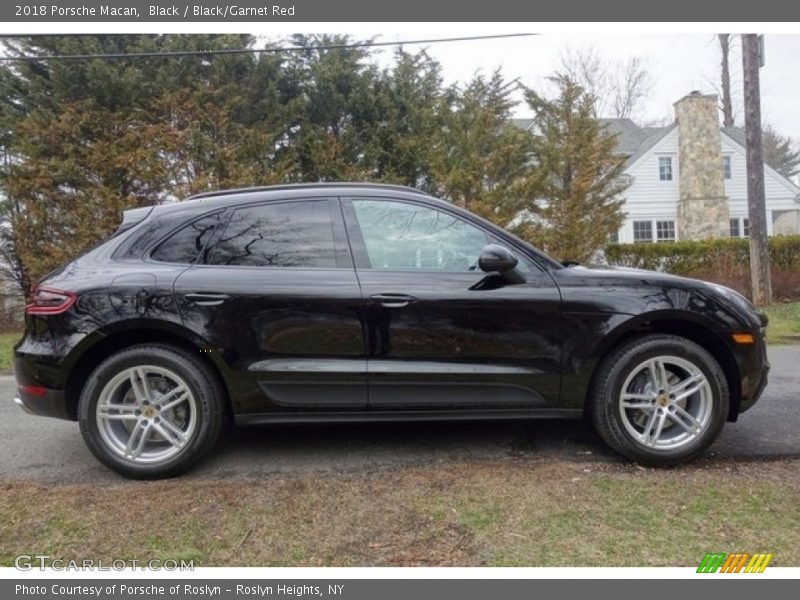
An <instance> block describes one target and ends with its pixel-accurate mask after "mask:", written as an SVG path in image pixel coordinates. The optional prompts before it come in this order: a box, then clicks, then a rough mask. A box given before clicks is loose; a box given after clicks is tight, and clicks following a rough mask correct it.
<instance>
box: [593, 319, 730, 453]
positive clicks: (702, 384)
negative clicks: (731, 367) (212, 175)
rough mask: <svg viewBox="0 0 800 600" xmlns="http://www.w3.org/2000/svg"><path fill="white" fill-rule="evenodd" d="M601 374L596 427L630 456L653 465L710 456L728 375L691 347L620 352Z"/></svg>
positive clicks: (643, 341) (633, 347) (666, 340)
mask: <svg viewBox="0 0 800 600" xmlns="http://www.w3.org/2000/svg"><path fill="white" fill-rule="evenodd" d="M598 369H599V370H598V373H597V377H596V378H595V383H594V386H593V389H592V397H591V403H592V407H591V408H592V419H593V422H594V426H595V428H596V429H597V431H598V433H599V434H600V435H601V437H602V438H603V439H604V440H605V441H606V442H607V443H608V444H609V445H610V446H611V447H612V448H614V449H615V450H617V451H618V452H619V453H620V454H623V455H624V456H627V457H629V458H632V459H634V460H636V461H639V462H641V463H645V464H650V465H668V464H678V463H681V462H686V461H689V460H691V459H693V458H695V457H697V456H698V455H700V454H701V453H702V452H703V451H705V449H706V448H708V446H709V445H711V443H712V442H713V441H714V440H715V439H716V438H717V436H718V435H719V433H720V431H721V430H722V426H723V425H724V424H725V419H726V418H727V416H728V406H729V403H730V398H729V391H728V383H727V380H726V379H725V374H724V373H723V372H722V369H721V368H720V366H719V364H718V363H717V362H716V360H715V359H714V357H712V356H711V355H710V354H709V353H708V352H707V351H706V350H705V349H703V348H702V347H701V346H699V345H697V344H695V343H694V342H692V341H690V340H687V339H684V338H680V337H677V336H670V335H652V336H647V337H643V338H640V339H637V340H634V341H632V342H629V343H628V344H625V345H624V346H622V347H620V348H619V349H617V350H616V351H615V352H613V353H612V354H611V355H610V356H608V357H607V358H606V359H605V360H604V361H603V362H602V363H601V365H600V366H599V367H598Z"/></svg>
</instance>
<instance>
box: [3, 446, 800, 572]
mask: <svg viewBox="0 0 800 600" xmlns="http://www.w3.org/2000/svg"><path fill="white" fill-rule="evenodd" d="M799 507H800V460H786V461H776V462H752V463H736V462H726V461H700V462H698V463H695V464H694V465H691V466H687V467H681V468H675V469H658V470H654V469H645V468H642V467H637V466H635V465H629V464H625V463H618V462H603V461H575V460H562V459H531V460H520V459H508V460H501V461H494V462H486V463H484V462H462V463H447V464H436V465H430V466H420V467H406V468H399V469H392V470H377V471H372V472H361V473H330V474H296V475H286V474H275V475H269V476H266V477H262V478H258V479H253V480H238V479H237V480H226V479H222V480H205V479H188V478H185V479H176V480H169V481H162V482H127V481H123V480H120V482H119V483H118V484H112V485H103V486H99V485H93V484H86V485H44V484H38V483H30V482H4V483H0V565H11V564H12V562H13V557H14V556H15V555H17V554H18V553H19V552H21V551H23V550H24V551H25V552H32V551H36V552H37V553H43V554H50V555H51V556H52V557H53V558H64V559H80V558H83V557H92V558H102V559H103V560H110V559H111V558H112V557H113V558H130V559H133V558H136V559H139V560H145V559H150V558H161V559H166V558H173V559H185V560H188V559H194V560H195V565H196V566H200V565H202V566H282V565H290V566H319V565H334V566H335V565H340V566H348V565H364V566H371V565H382V566H416V565H438V566H448V565H467V566H472V565H486V566H489V565H509V566H532V565H536V566H571V565H576V566H583V565H587V566H598V565H602V566H643V565H652V566H696V565H697V564H698V563H699V561H700V560H701V559H702V557H703V556H704V554H705V553H706V552H711V551H714V552H716V551H719V552H733V551H741V552H751V553H753V552H771V553H773V554H774V555H775V557H774V559H773V562H772V564H773V565H776V566H778V565H780V566H789V565H791V566H797V565H800V536H798V535H797V532H798V531H800V508H799Z"/></svg>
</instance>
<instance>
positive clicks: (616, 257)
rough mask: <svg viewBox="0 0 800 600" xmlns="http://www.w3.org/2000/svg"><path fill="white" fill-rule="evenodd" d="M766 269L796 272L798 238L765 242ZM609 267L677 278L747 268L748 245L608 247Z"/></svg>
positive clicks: (731, 240)
mask: <svg viewBox="0 0 800 600" xmlns="http://www.w3.org/2000/svg"><path fill="white" fill-rule="evenodd" d="M769 254H770V265H771V267H772V268H773V269H777V270H781V271H793V270H800V235H779V236H774V237H771V238H769ZM605 257H606V261H607V262H608V263H609V264H611V265H619V266H624V267H634V268H638V269H651V270H657V271H667V272H668V273H675V274H677V275H690V274H692V273H699V272H709V271H711V272H713V271H717V270H719V269H720V268H727V267H729V266H730V265H732V264H733V265H741V266H747V265H749V264H750V241H749V240H748V239H744V238H728V239H720V240H703V241H687V242H661V243H657V244H611V245H609V246H608V247H606V251H605Z"/></svg>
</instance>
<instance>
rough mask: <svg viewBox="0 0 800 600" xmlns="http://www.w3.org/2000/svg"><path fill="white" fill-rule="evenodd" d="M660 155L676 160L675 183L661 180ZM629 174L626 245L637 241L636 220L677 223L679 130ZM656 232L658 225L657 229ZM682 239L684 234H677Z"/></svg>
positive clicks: (623, 235)
mask: <svg viewBox="0 0 800 600" xmlns="http://www.w3.org/2000/svg"><path fill="white" fill-rule="evenodd" d="M660 156H669V157H671V158H672V181H661V180H660V179H659V173H658V159H659V157H660ZM625 173H626V174H627V175H629V176H630V177H631V178H633V182H632V183H631V186H630V187H629V188H628V189H627V190H626V192H625V213H626V217H625V223H624V224H623V226H622V229H621V230H620V233H619V241H620V242H622V243H632V242H633V222H634V221H646V220H651V221H655V220H658V221H677V218H678V178H679V177H680V171H679V170H678V129H677V127H676V128H675V129H673V130H672V131H670V132H669V133H668V134H667V135H665V136H664V137H663V138H662V139H661V140H659V141H658V143H657V144H656V145H655V146H653V147H652V148H651V149H650V150H649V151H648V152H647V154H645V155H644V156H642V157H641V158H639V160H637V161H636V162H634V163H633V164H632V165H631V166H630V167H629V168H628V169H627V170H626V171H625ZM654 231H655V226H654ZM676 233H677V236H678V239H680V235H681V233H680V231H676Z"/></svg>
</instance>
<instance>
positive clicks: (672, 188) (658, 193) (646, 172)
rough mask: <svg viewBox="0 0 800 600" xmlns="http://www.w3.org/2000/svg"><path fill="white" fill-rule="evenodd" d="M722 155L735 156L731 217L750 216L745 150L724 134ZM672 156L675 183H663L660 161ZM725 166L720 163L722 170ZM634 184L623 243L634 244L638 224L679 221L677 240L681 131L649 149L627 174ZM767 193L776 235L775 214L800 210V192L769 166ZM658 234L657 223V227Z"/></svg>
mask: <svg viewBox="0 0 800 600" xmlns="http://www.w3.org/2000/svg"><path fill="white" fill-rule="evenodd" d="M721 140H722V155H723V156H726V155H727V156H730V157H731V179H726V180H725V194H726V195H727V196H728V198H729V202H730V213H731V217H746V216H747V170H746V166H745V149H744V148H743V147H742V146H741V145H739V144H738V143H737V142H735V141H734V140H733V139H731V138H730V137H728V136H727V135H726V134H725V133H721ZM660 156H671V157H672V181H661V180H660V179H659V172H658V158H659V157H660ZM721 169H722V165H721V164H720V170H721ZM625 172H626V174H627V175H628V176H630V177H631V178H632V179H633V181H632V183H631V186H630V187H629V188H628V189H627V191H626V192H625V213H626V216H625V222H624V223H623V226H622V229H620V232H619V241H620V242H622V243H631V242H633V222H634V221H646V220H650V221H666V220H672V221H675V222H676V234H677V238H678V239H681V232H680V230H679V229H678V228H677V220H678V200H679V192H678V181H679V179H678V178H679V177H680V172H679V170H678V128H677V127H676V128H675V129H673V130H672V131H670V132H669V133H668V134H667V135H666V136H664V138H663V139H661V140H659V142H658V143H657V144H656V145H655V146H653V147H652V148H651V149H650V150H648V152H647V154H645V155H644V156H642V157H641V158H639V159H638V160H637V161H636V162H634V163H633V164H632V165H630V166H629V167H628V169H627V170H626V171H625ZM765 191H766V199H767V223H768V233H770V234H771V233H772V214H771V213H772V211H773V210H775V211H780V210H798V209H800V203H798V202H797V201H796V200H795V198H796V196H797V194H798V193H800V189H798V188H796V187H795V186H793V185H792V184H791V183H789V182H788V181H787V180H786V179H785V178H783V177H781V176H780V175H779V174H778V173H776V172H775V171H774V170H773V169H771V168H770V167H768V166H766V165H765ZM653 227H654V231H655V224H654V225H653Z"/></svg>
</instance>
